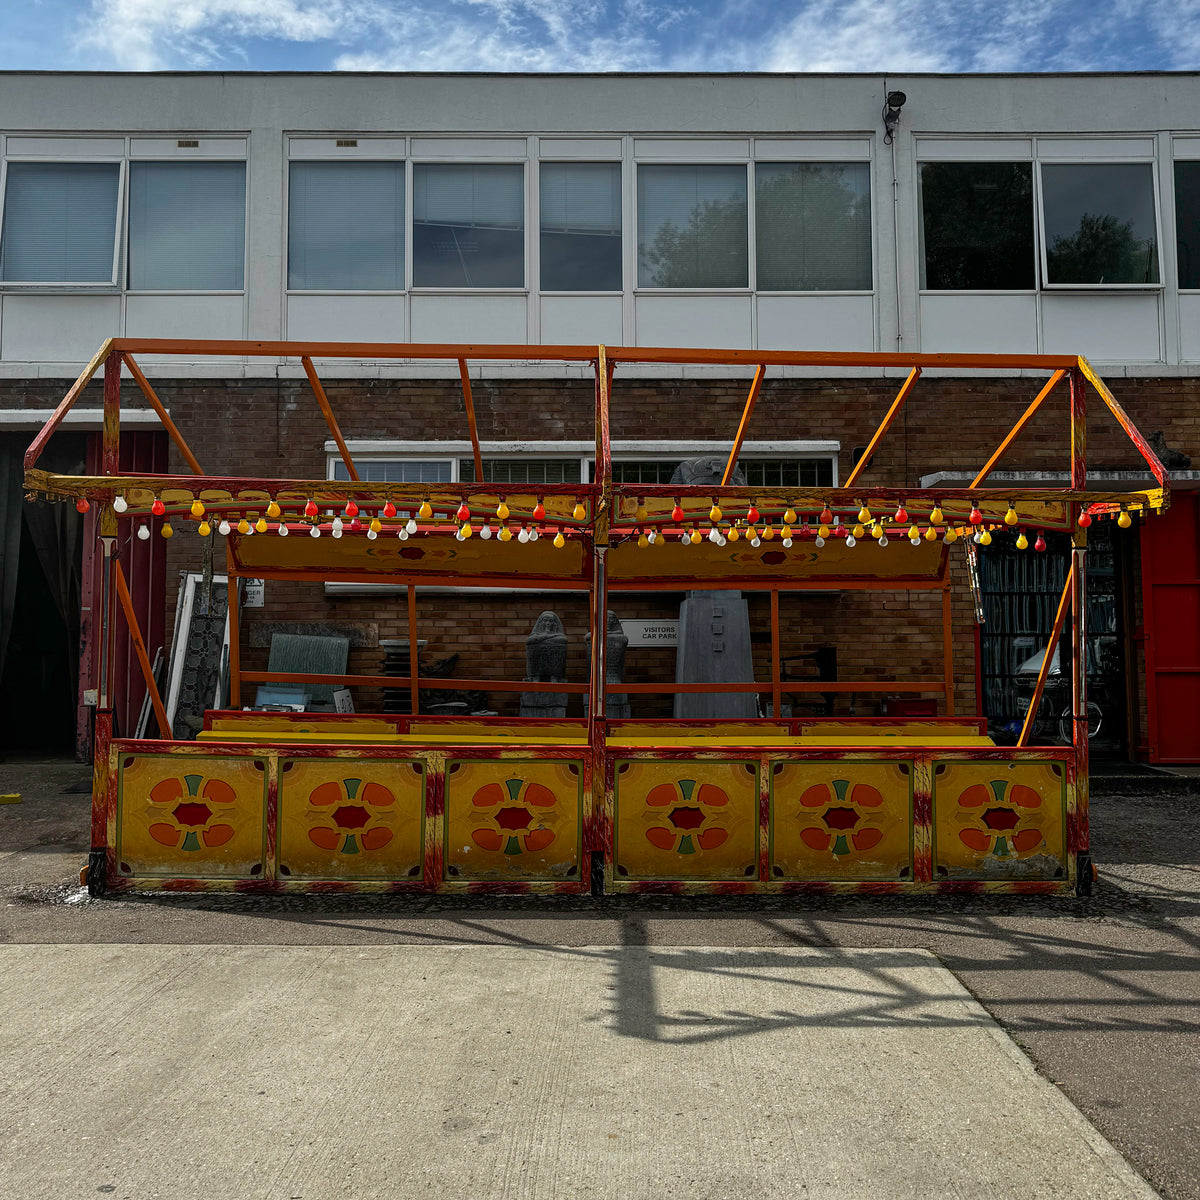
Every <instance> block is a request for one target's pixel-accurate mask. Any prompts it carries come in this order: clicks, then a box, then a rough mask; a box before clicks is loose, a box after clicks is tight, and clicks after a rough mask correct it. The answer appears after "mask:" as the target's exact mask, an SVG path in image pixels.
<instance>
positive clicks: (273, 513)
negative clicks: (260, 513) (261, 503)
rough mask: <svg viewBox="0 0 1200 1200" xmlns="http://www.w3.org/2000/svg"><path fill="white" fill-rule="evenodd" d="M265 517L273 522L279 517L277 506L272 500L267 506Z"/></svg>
mask: <svg viewBox="0 0 1200 1200" xmlns="http://www.w3.org/2000/svg"><path fill="white" fill-rule="evenodd" d="M267 516H268V517H270V518H271V519H272V520H274V519H275V518H276V517H277V516H279V505H278V504H276V503H275V501H274V500H272V501H271V503H270V504H268V505H267Z"/></svg>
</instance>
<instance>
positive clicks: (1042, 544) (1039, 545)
mask: <svg viewBox="0 0 1200 1200" xmlns="http://www.w3.org/2000/svg"><path fill="white" fill-rule="evenodd" d="M1033 548H1034V549H1035V550H1037V551H1039V552H1041V551H1042V550H1045V549H1046V539H1045V538H1044V537H1043V536H1042V531H1041V530H1040V529H1039V530H1038V535H1037V541H1036V542H1034V543H1033Z"/></svg>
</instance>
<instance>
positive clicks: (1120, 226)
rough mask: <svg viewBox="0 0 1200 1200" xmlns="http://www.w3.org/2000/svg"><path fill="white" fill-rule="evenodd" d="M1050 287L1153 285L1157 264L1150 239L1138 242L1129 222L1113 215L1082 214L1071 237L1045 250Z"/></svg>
mask: <svg viewBox="0 0 1200 1200" xmlns="http://www.w3.org/2000/svg"><path fill="white" fill-rule="evenodd" d="M1046 261H1047V264H1048V266H1049V268H1050V279H1051V282H1053V283H1153V282H1155V280H1157V278H1158V264H1157V257H1156V253H1155V246H1154V239H1153V238H1139V237H1137V236H1135V234H1134V232H1133V222H1132V221H1121V220H1118V218H1116V217H1115V216H1113V215H1112V213H1086V212H1085V213H1083V214H1082V215H1081V216H1080V218H1079V228H1078V229H1077V230H1076V231H1075V232H1074V233H1073V234H1071V235H1070V236H1064V235H1062V234H1059V235H1058V236H1057V237H1056V238H1055V239H1054V240H1053V241H1052V242H1051V243H1050V245H1049V247H1048V248H1047V250H1046Z"/></svg>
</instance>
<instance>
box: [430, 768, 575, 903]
mask: <svg viewBox="0 0 1200 1200" xmlns="http://www.w3.org/2000/svg"><path fill="white" fill-rule="evenodd" d="M445 831H446V832H445V872H446V878H447V879H450V880H455V879H458V880H504V879H508V880H512V879H519V880H529V881H533V880H570V879H578V878H579V872H580V866H579V864H580V856H581V854H582V843H583V763H582V762H567V761H562V760H560V761H541V762H539V761H533V760H530V761H521V760H516V761H514V760H511V759H509V760H505V761H501V760H497V759H485V760H474V761H466V760H462V759H459V760H455V759H450V760H449V761H448V762H447V763H446V818H445Z"/></svg>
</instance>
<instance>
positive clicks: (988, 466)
mask: <svg viewBox="0 0 1200 1200" xmlns="http://www.w3.org/2000/svg"><path fill="white" fill-rule="evenodd" d="M1066 374H1067V373H1066V371H1064V370H1061V369H1060V370H1058V371H1055V372H1054V374H1053V375H1051V376H1050V381H1049V383H1047V384H1046V386H1045V387H1044V388H1042V390H1041V391H1040V392H1038V394H1037V396H1036V397H1035V398H1034V401H1033V403H1032V404H1031V405H1030V406H1029V407H1028V408H1027V409H1026V410H1025V411H1024V412H1023V413H1022V414H1021V417H1020V419H1019V420H1018V421H1017V423H1016V424H1015V425H1014V426H1013V427H1012V428H1011V429H1010V430H1009V431H1008V434H1007V435H1006V436H1005V438H1004V441H1002V442H1001V443H1000V445H999V446H997V447H996V449H995V450H994V451H993V452H992V457H991V458H989V459H988V460H987V462H985V463H984V464H983V470H982V471H980V472H979V474H978V475H976V476H975V478H974V479H973V480H971V486H972V487H973V488H977V487H979V485H980V484H981V483H983V481H984V480H985V479H986V478H987V477H988V476H989V475H990V474H991V473H992V471H993V470H994V469H995V466H996V464H997V463H998V462H999V461H1000V460H1001V459H1002V458H1003V457H1004V455H1005V454H1006V453H1007V451H1008V448H1009V446H1011V445H1012V444H1013V442H1014V441H1016V439H1017V437H1018V435H1019V434H1020V432H1021V430H1022V429H1024V428H1025V426H1026V425H1028V424H1029V422H1030V421H1031V420H1032V419H1033V414H1034V413H1036V412H1037V410H1038V409H1039V408H1041V407H1042V401H1043V400H1045V399H1046V397H1047V396H1049V395H1050V393H1051V392H1052V391H1054V389H1055V388H1056V387H1058V385H1059V384H1060V383H1061V382H1062V381H1063V379H1064V378H1065V377H1066Z"/></svg>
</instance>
